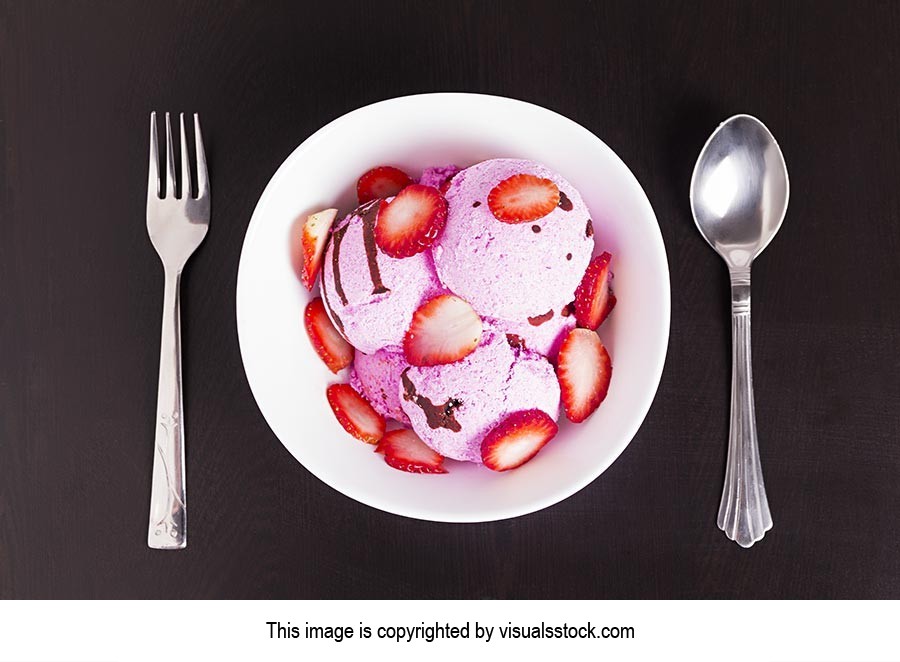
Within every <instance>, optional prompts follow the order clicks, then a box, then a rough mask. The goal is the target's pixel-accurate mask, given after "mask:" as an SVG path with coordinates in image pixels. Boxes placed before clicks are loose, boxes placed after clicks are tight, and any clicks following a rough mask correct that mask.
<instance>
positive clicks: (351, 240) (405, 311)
mask: <svg viewBox="0 0 900 662" xmlns="http://www.w3.org/2000/svg"><path fill="white" fill-rule="evenodd" d="M377 213H378V201H377V200H375V201H373V202H371V203H367V204H365V205H362V206H361V207H359V208H358V209H356V210H355V211H353V212H351V213H350V214H349V215H348V216H347V217H346V218H344V219H343V220H342V221H341V222H340V223H337V224H336V225H335V227H334V229H333V230H332V234H331V241H330V242H329V243H328V249H327V250H326V252H325V257H324V259H323V263H322V297H323V299H324V300H325V304H326V307H327V308H328V311H329V313H330V315H331V318H332V321H333V322H334V324H335V326H336V327H337V328H338V329H339V330H340V332H341V333H342V334H343V336H344V337H345V338H346V339H347V340H348V341H349V342H350V344H351V345H353V346H354V347H356V349H358V350H360V351H362V352H365V353H366V354H371V353H373V352H375V351H377V350H378V349H381V348H382V347H387V346H391V345H400V344H401V342H402V339H403V334H404V333H405V331H406V329H407V327H408V326H409V322H410V320H411V319H412V314H413V312H415V310H416V309H417V308H418V307H419V305H420V304H421V303H422V302H423V301H424V300H426V299H428V298H430V297H431V296H433V295H434V294H436V293H437V292H439V291H441V290H442V288H441V285H440V282H439V281H438V279H437V276H436V275H435V271H434V264H433V260H432V256H431V253H430V251H425V252H423V253H419V254H418V255H413V256H412V257H407V258H403V259H395V258H392V257H388V256H387V255H385V254H384V253H382V252H381V250H380V249H379V248H378V246H377V245H376V243H375V218H376V215H377Z"/></svg>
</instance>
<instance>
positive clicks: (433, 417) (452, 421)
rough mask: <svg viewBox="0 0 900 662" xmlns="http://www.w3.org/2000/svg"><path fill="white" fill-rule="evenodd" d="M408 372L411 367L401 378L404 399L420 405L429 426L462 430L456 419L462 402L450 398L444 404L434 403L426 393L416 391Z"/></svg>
mask: <svg viewBox="0 0 900 662" xmlns="http://www.w3.org/2000/svg"><path fill="white" fill-rule="evenodd" d="M408 372H409V368H407V369H406V370H404V371H403V372H402V373H401V374H400V379H401V380H402V381H403V399H404V400H408V401H411V402H415V403H416V405H418V406H419V408H420V409H421V410H422V413H424V414H425V420H426V421H427V422H428V427H430V428H431V429H432V430H437V429H438V428H445V429H447V430H450V431H451V432H459V431H460V430H462V426H461V425H460V424H459V421H457V420H456V413H455V411H456V410H457V409H458V408H460V407H461V406H462V402H461V401H460V400H457V399H456V398H449V399H448V400H447V402H445V403H444V404H442V405H436V404H434V403H433V402H432V401H431V400H429V399H428V398H426V397H425V396H424V395H419V394H418V393H416V385H415V384H413V383H412V380H411V379H410V378H409V375H407V374H406V373H408Z"/></svg>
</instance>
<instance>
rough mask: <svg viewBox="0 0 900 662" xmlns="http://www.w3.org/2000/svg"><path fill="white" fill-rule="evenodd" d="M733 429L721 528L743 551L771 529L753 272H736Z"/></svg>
mask: <svg viewBox="0 0 900 662" xmlns="http://www.w3.org/2000/svg"><path fill="white" fill-rule="evenodd" d="M731 335H732V353H731V361H732V365H731V370H732V372H731V426H730V430H729V435H728V459H727V460H726V464H725V487H724V489H723V490H722V502H721V503H720V504H719V518H718V524H719V528H720V529H722V531H724V532H725V535H726V536H727V537H728V538H729V539H731V540H733V541H735V542H736V543H737V544H738V545H740V546H741V547H750V546H751V545H752V544H753V543H755V542H756V541H757V540H761V539H762V537H763V536H764V535H765V533H766V531H768V530H769V529H771V528H772V515H771V514H770V513H769V502H768V501H767V499H766V487H765V484H764V483H763V475H762V467H761V465H760V461H759V444H758V441H757V438H756V412H755V409H754V406H753V366H752V362H751V355H750V269H749V268H747V269H734V270H732V271H731Z"/></svg>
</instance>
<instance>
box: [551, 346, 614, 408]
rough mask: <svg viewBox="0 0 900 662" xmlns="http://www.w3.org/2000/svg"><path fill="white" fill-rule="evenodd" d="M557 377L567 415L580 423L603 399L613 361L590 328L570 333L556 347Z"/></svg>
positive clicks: (610, 376)
mask: <svg viewBox="0 0 900 662" xmlns="http://www.w3.org/2000/svg"><path fill="white" fill-rule="evenodd" d="M556 376H557V378H558V379H559V389H560V391H561V394H562V403H563V408H564V409H565V410H566V416H568V417H569V420H570V421H572V422H573V423H581V422H582V421H583V420H584V419H586V418H587V417H588V416H590V415H591V414H593V413H594V411H596V409H597V407H599V406H600V403H601V402H603V400H604V398H606V393H607V391H609V381H610V379H611V378H612V361H610V358H609V353H608V352H607V351H606V348H605V347H604V346H603V343H602V342H600V336H598V335H597V334H596V333H595V332H594V331H591V330H589V329H572V330H571V331H569V333H568V335H567V336H566V337H565V339H564V340H563V341H562V345H561V346H560V348H559V357H558V358H557V366H556Z"/></svg>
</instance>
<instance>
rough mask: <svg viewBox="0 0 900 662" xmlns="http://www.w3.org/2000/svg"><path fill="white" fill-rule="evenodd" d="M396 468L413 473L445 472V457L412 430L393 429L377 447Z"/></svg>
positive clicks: (386, 460) (385, 459)
mask: <svg viewBox="0 0 900 662" xmlns="http://www.w3.org/2000/svg"><path fill="white" fill-rule="evenodd" d="M375 452H376V453H382V454H384V461H385V462H387V463H388V464H389V465H390V466H392V467H394V469H399V470H400V471H408V472H409V473H413V474H445V473H447V470H446V469H445V468H444V466H443V464H444V458H443V456H442V455H440V454H438V453H436V452H435V451H433V450H432V449H430V448H429V447H428V446H426V445H425V443H424V442H423V441H422V440H421V439H419V437H418V435H417V434H416V433H415V432H413V431H412V430H406V429H403V430H391V431H390V432H388V433H387V434H386V435H384V438H382V440H381V441H379V442H378V446H376V447H375Z"/></svg>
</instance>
